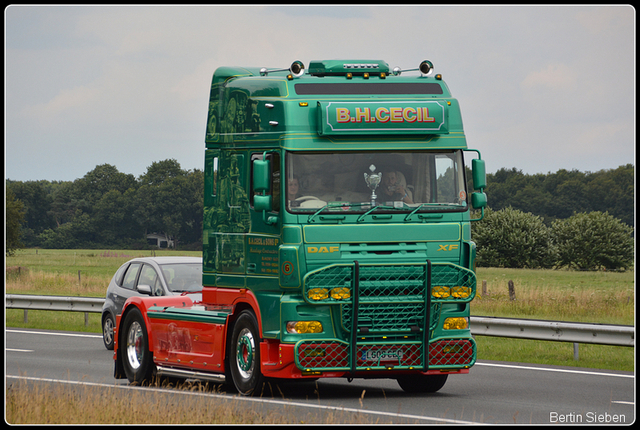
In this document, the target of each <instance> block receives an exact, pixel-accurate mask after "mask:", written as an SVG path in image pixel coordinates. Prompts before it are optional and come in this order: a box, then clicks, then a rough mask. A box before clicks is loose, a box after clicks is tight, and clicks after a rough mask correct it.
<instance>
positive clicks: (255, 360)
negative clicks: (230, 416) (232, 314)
mask: <svg viewBox="0 0 640 430" xmlns="http://www.w3.org/2000/svg"><path fill="white" fill-rule="evenodd" d="M228 356H229V371H230V373H231V378H232V379H233V384H234V385H235V388H236V389H237V390H238V392H239V393H240V394H242V395H244V396H249V395H253V394H255V393H257V392H259V391H260V389H261V388H262V382H263V379H264V378H263V376H262V373H261V372H260V334H259V332H258V322H257V321H256V317H255V315H254V314H253V312H251V311H246V310H245V311H242V312H241V313H240V316H238V319H237V320H236V322H235V324H234V326H233V333H232V335H231V342H230V344H229V354H228Z"/></svg>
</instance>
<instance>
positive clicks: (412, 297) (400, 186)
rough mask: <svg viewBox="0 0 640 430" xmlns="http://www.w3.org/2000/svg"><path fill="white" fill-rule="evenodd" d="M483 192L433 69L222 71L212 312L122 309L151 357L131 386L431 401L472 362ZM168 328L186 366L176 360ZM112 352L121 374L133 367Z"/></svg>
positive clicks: (478, 170)
mask: <svg viewBox="0 0 640 430" xmlns="http://www.w3.org/2000/svg"><path fill="white" fill-rule="evenodd" d="M465 159H467V162H469V164H470V165H471V167H472V170H471V171H472V173H473V178H472V184H473V186H472V188H473V189H468V188H467V183H468V182H467V179H469V178H467V177H466V170H465ZM484 187H485V169H484V161H483V160H482V159H481V157H480V152H479V151H477V150H473V149H469V148H468V147H467V141H466V136H465V134H464V130H463V125H462V117H461V113H460V106H459V103H458V101H457V100H456V99H455V98H453V97H452V96H451V93H450V91H449V89H448V87H447V85H446V84H445V82H444V81H443V79H442V76H441V75H439V74H434V73H433V63H431V62H430V61H423V62H422V63H420V64H419V66H418V67H417V68H416V69H413V70H401V69H399V68H395V69H393V70H392V69H390V67H389V65H388V64H387V63H386V62H384V61H379V60H363V61H351V60H349V61H339V60H331V61H312V62H311V63H310V64H309V68H308V69H305V67H304V64H303V63H302V62H300V61H295V62H294V63H293V64H292V65H291V67H290V68H289V69H275V70H274V69H267V68H262V69H260V68H242V67H221V68H218V69H217V70H216V71H215V73H214V76H213V81H212V85H211V89H210V103H209V112H208V118H207V125H206V133H205V195H204V208H205V209H204V223H203V225H204V231H203V257H204V258H203V260H204V262H203V276H202V281H203V293H202V300H201V301H192V300H191V299H189V298H188V297H187V298H181V299H179V300H176V299H172V298H167V299H164V298H154V300H153V303H147V302H148V301H147V300H146V299H136V300H135V301H132V302H131V303H129V304H128V309H133V308H135V309H137V310H138V311H139V312H140V313H141V314H142V315H143V316H144V318H145V321H146V324H145V325H146V330H147V335H148V336H147V337H148V345H146V347H147V348H148V350H149V351H153V360H152V362H150V364H149V366H148V367H149V369H151V370H149V369H146V368H145V369H143V371H140V372H139V375H137V374H134V375H136V376H135V377H134V378H133V379H134V380H136V378H138V376H139V379H144V377H148V373H149V372H152V373H153V372H155V373H154V374H162V375H169V376H176V377H195V378H199V379H211V380H215V381H225V382H227V383H228V384H229V385H230V386H232V387H234V388H235V389H237V390H238V391H239V392H240V393H241V394H245V395H248V394H252V393H256V392H259V391H260V387H261V386H262V383H263V382H264V381H265V379H266V378H273V379H274V380H277V379H278V378H282V379H307V378H326V377H332V378H348V379H352V378H393V379H397V380H398V383H399V384H400V386H401V387H402V388H403V389H405V390H407V391H414V392H416V391H417V392H433V391H437V390H439V389H440V388H442V386H443V385H444V384H445V382H446V380H447V378H448V376H449V375H458V374H465V373H468V372H469V369H470V368H471V367H472V366H473V365H474V363H475V360H476V345H475V341H474V340H473V338H472V336H471V332H470V330H469V316H470V311H469V306H470V302H471V301H472V300H473V298H474V297H475V293H476V276H475V270H474V266H475V264H474V261H475V255H476V248H475V244H474V243H473V241H472V238H471V227H470V223H471V222H474V221H477V220H481V219H482V216H483V214H484V208H485V206H486V196H485V194H484ZM473 208H475V209H478V210H479V211H480V215H479V217H478V218H476V219H472V218H471V215H470V214H471V209H473ZM125 307H127V306H125ZM123 315H124V313H123ZM121 321H124V319H122V320H121ZM176 330H179V332H180V333H181V335H182V336H188V337H189V339H190V340H189V342H183V343H182V344H183V345H190V346H189V348H188V349H189V350H184V348H183V349H182V350H180V351H178V350H172V349H171V347H170V345H171V342H168V341H166V339H168V338H170V337H171V336H172V333H173V335H175V333H176ZM126 331H127V327H121V333H123V332H126ZM167 345H169V346H167ZM117 351H118V350H117V349H116V374H119V373H118V372H119V371H120V369H121V368H122V367H123V366H124V367H126V366H127V358H126V357H125V356H123V354H122V353H120V354H119V353H118V352H117ZM127 374H128V375H130V374H132V372H128V373H127Z"/></svg>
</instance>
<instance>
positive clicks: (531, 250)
mask: <svg viewBox="0 0 640 430" xmlns="http://www.w3.org/2000/svg"><path fill="white" fill-rule="evenodd" d="M472 239H473V241H474V242H475V243H476V245H477V247H478V248H477V249H478V254H477V263H478V265H479V266H490V267H511V268H531V269H535V268H548V267H552V266H553V264H554V261H555V252H554V248H553V246H552V243H551V235H550V232H549V228H548V227H547V226H546V225H545V224H544V223H543V222H542V219H541V218H540V217H538V216H535V215H533V214H531V213H524V212H521V211H519V210H517V209H513V208H511V207H509V208H506V209H502V210H499V211H492V210H491V209H487V210H485V217H484V219H483V220H482V221H480V222H476V223H473V224H472Z"/></svg>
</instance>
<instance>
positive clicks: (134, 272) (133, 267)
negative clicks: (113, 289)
mask: <svg viewBox="0 0 640 430" xmlns="http://www.w3.org/2000/svg"><path fill="white" fill-rule="evenodd" d="M140 266H141V263H131V264H130V265H129V268H128V269H127V273H125V275H124V280H123V281H122V288H126V289H128V290H135V289H136V279H137V278H138V272H139V271H140Z"/></svg>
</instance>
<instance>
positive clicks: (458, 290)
mask: <svg viewBox="0 0 640 430" xmlns="http://www.w3.org/2000/svg"><path fill="white" fill-rule="evenodd" d="M451 295H452V296H453V297H456V298H458V299H466V298H467V297H469V296H470V295H471V287H461V286H456V287H452V288H451Z"/></svg>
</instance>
